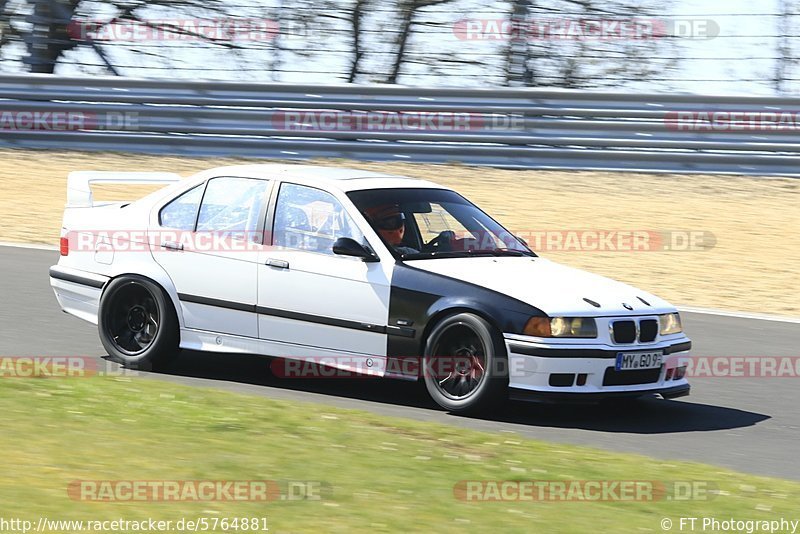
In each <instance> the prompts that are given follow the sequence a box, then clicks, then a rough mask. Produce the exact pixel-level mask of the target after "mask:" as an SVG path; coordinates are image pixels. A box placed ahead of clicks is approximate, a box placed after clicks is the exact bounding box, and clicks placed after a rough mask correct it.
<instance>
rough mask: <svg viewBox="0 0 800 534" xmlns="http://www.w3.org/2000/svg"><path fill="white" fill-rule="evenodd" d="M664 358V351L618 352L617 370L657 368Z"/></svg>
mask: <svg viewBox="0 0 800 534" xmlns="http://www.w3.org/2000/svg"><path fill="white" fill-rule="evenodd" d="M663 360H664V352H663V351H658V352H618V353H617V365H616V370H617V371H634V370H636V369H657V368H659V367H661V363H662V361H663Z"/></svg>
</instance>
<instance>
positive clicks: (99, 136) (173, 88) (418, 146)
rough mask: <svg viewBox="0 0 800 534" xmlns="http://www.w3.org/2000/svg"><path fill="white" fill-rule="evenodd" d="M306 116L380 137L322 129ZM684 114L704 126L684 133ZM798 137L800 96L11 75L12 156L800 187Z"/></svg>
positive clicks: (2, 79) (0, 79)
mask: <svg viewBox="0 0 800 534" xmlns="http://www.w3.org/2000/svg"><path fill="white" fill-rule="evenodd" d="M54 112H55V113H59V112H72V113H75V114H78V115H81V116H83V117H84V118H86V117H95V118H99V117H105V118H109V117H117V118H119V117H123V116H127V117H129V118H130V117H132V120H131V121H130V122H129V123H128V124H127V125H122V126H117V127H113V128H111V129H109V128H108V127H104V126H106V125H104V124H103V122H102V119H97V120H94V121H91V120H90V121H89V122H91V123H92V124H90V125H88V126H87V125H86V124H83V126H82V127H74V128H67V129H48V127H47V125H48V123H47V119H43V121H42V124H38V125H35V126H33V127H20V122H21V121H19V120H17V119H18V118H19V117H20V116H23V115H24V114H26V113H37V114H38V115H37V116H38V117H39V118H42V117H52V115H49V116H48V115H46V114H47V113H51V114H52V113H54ZM292 112H302V113H304V114H306V115H303V116H304V117H309V116H311V117H317V118H319V117H322V116H326V117H331V116H336V114H346V115H348V116H349V117H351V118H354V117H362V118H363V117H366V118H368V119H369V118H372V119H375V124H377V126H375V127H362V128H360V129H353V127H344V128H337V127H332V128H323V129H315V128H313V127H309V126H308V123H307V121H305V119H300V120H294V119H292V117H293V116H292V115H290V113H292ZM679 112H681V113H686V114H690V115H689V116H691V117H693V118H692V119H691V120H690V121H689V122H686V123H680V122H677V120H676V117H679V116H678V115H677V113H679ZM708 112H742V113H750V114H753V115H751V116H750V117H751V119H752V117H756V118H757V121H756V122H752V121H751V122H750V123H749V124H750V126H749V127H743V128H730V127H728V128H725V127H724V126H725V124H726V123H725V122H721V123H716V125H717V126H722V128H720V129H715V128H706V127H703V123H702V122H698V117H701V116H700V115H697V114H699V113H708ZM780 113H783V114H784V115H779V116H777V118H776V119H774V120H776V121H779V120H781V117H782V118H783V119H784V120H786V118H787V117H789V118H791V117H795V118H796V121H797V122H796V123H790V124H787V123H782V124H781V123H778V122H776V123H774V124H772V126H774V127H771V126H770V123H765V122H764V121H765V120H767V121H768V120H771V119H770V117H775V116H776V115H774V114H780ZM309 114H310V115H309ZM413 114H417V115H416V116H417V117H437V118H441V117H447V116H448V114H458V116H459V117H460V118H461V119H463V121H462V124H461V126H462V127H460V128H450V129H448V128H444V129H443V128H430V127H419V128H416V127H411V128H409V127H401V128H397V127H390V126H387V124H388V123H387V121H386V120H385V119H386V118H387V117H390V116H394V117H395V118H396V117H409V116H413ZM770 114H773V115H770ZM765 117H766V118H765ZM422 122H423V123H425V121H422ZM445 122H446V121H445ZM26 124H27V123H26ZM301 124H305V126H300V125H301ZM681 124H682V125H683V126H685V127H681ZM709 124H710V123H709ZM754 125H755V126H754ZM362 126H364V124H362ZM778 126H780V127H778ZM798 132H800V98H778V97H739V96H702V95H686V94H626V93H611V92H602V93H601V92H586V91H562V90H541V89H457V88H415V87H397V86H386V85H376V86H358V85H332V86H320V85H288V84H255V83H235V82H185V81H164V80H144V79H126V78H63V77H56V76H47V75H3V76H0V147H5V148H14V147H18V148H29V149H30V148H33V149H74V150H104V151H124V152H143V153H156V154H187V155H208V156H248V157H262V158H270V159H312V158H321V157H334V158H353V159H360V160H373V161H406V162H408V161H412V162H429V163H443V162H459V163H462V164H467V165H487V166H494V167H505V168H524V169H598V170H640V171H650V172H689V173H733V174H757V175H787V176H800V167H798V162H800V137H798Z"/></svg>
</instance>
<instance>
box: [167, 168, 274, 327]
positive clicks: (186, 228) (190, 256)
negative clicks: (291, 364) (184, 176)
mask: <svg viewBox="0 0 800 534" xmlns="http://www.w3.org/2000/svg"><path fill="white" fill-rule="evenodd" d="M271 185H272V182H271V181H269V180H262V179H256V178H238V177H218V178H212V179H210V180H208V182H207V183H206V184H204V185H200V186H197V187H196V188H194V189H192V190H190V191H188V192H187V193H185V194H184V195H182V196H180V197H178V198H176V199H175V200H173V201H172V202H170V203H168V204H167V205H165V206H164V207H163V208H162V209H161V211H160V213H159V218H158V228H157V229H156V231H155V232H153V231H151V243H153V247H152V250H153V256H154V258H155V259H156V261H157V262H158V263H159V264H160V265H161V266H162V267H163V268H164V270H165V271H166V272H167V274H168V275H169V276H170V278H171V279H172V281H173V283H174V285H175V288H176V290H177V292H178V296H179V299H180V305H181V311H182V313H183V318H184V323H185V327H186V328H192V329H196V330H204V331H209V332H219V333H225V334H234V335H239V336H246V337H252V338H258V317H257V315H256V309H255V308H256V306H255V305H256V299H257V290H256V284H257V278H258V269H257V265H258V260H259V254H260V240H261V239H262V237H263V235H262V233H261V232H259V231H258V230H259V229H260V228H262V227H263V221H264V217H265V213H266V205H267V202H268V199H269V194H270V188H271Z"/></svg>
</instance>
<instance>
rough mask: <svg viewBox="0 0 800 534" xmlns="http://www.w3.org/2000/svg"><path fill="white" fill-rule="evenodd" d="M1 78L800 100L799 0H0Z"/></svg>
mask: <svg viewBox="0 0 800 534" xmlns="http://www.w3.org/2000/svg"><path fill="white" fill-rule="evenodd" d="M0 31H1V32H2V36H1V37H0V69H2V71H3V72H5V73H15V72H20V73H21V72H34V73H55V74H59V75H62V76H68V75H80V74H92V75H118V76H127V77H148V78H171V79H173V78H180V79H198V80H200V79H202V80H239V81H263V82H287V83H336V82H354V83H389V84H392V83H397V84H405V85H425V86H435V85H439V86H491V87H500V86H530V87H564V88H573V89H584V88H587V89H590V88H614V89H616V90H626V91H627V90H630V91H639V92H642V91H680V92H692V93H726V94H763V95H771V94H783V95H790V94H796V93H797V92H798V89H797V87H798V85H797V81H798V79H799V78H800V70H799V69H798V59H800V1H797V0H764V1H760V2H751V1H746V0H729V1H725V2H723V1H714V0H666V1H664V0H638V1H627V0H603V1H600V0H505V1H489V2H479V1H476V0H389V1H378V0H314V1H311V0H261V1H257V0H225V1H223V0H148V1H135V0H134V1H126V0H0Z"/></svg>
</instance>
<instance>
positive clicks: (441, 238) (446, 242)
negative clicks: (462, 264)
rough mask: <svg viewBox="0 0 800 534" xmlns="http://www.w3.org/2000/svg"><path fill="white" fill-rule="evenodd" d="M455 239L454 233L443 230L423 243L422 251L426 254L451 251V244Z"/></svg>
mask: <svg viewBox="0 0 800 534" xmlns="http://www.w3.org/2000/svg"><path fill="white" fill-rule="evenodd" d="M455 238H456V233H455V232H454V231H452V230H445V231H443V232H440V233H439V235H437V236H436V237H434V238H433V239H431V240H430V241H428V242H427V243H425V246H424V250H425V251H427V252H447V251H449V250H451V249H452V246H451V243H452V241H453V240H454V239H455Z"/></svg>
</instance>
